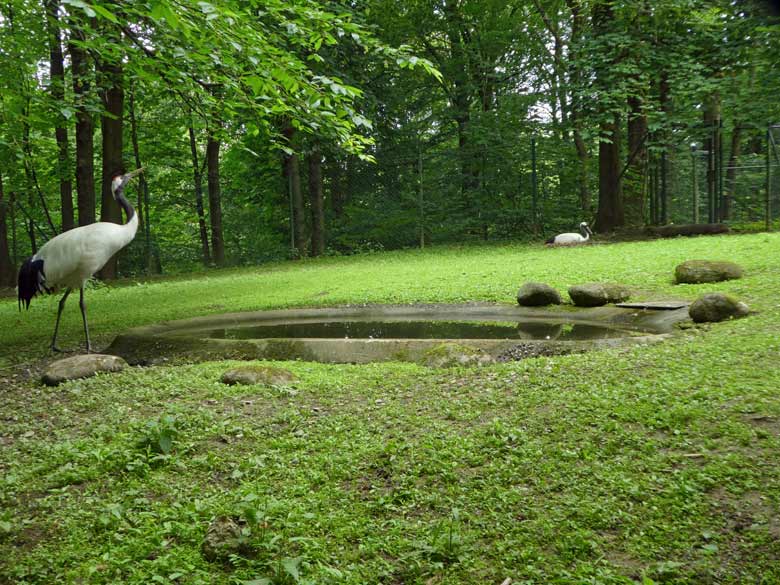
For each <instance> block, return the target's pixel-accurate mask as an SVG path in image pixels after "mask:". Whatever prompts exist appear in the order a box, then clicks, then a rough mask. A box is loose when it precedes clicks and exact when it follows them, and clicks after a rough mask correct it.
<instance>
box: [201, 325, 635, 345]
mask: <svg viewBox="0 0 780 585" xmlns="http://www.w3.org/2000/svg"><path fill="white" fill-rule="evenodd" d="M626 335H628V333H627V332H626V331H622V330H619V329H613V328H611V327H607V326H601V325H593V324H588V323H553V322H545V321H538V320H534V321H522V322H517V321H500V322H496V321H491V322H487V323H485V322H477V321H310V322H303V323H301V322H298V323H282V324H275V325H255V326H252V327H232V328H229V329H214V330H212V331H209V332H208V337H211V338H215V339H267V338H290V337H292V338H320V339H339V338H341V339H343V338H354V339H526V340H532V339H537V340H546V339H549V340H558V341H574V340H588V339H605V338H612V337H625V336H626Z"/></svg>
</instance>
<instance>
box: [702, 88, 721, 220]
mask: <svg viewBox="0 0 780 585" xmlns="http://www.w3.org/2000/svg"><path fill="white" fill-rule="evenodd" d="M703 118H704V125H705V127H706V130H707V131H708V134H707V139H706V140H705V141H704V150H706V151H707V152H708V153H709V154H708V155H707V202H708V209H709V213H708V218H709V222H710V223H715V222H716V221H717V220H718V214H717V207H718V205H717V204H718V201H717V197H718V161H719V160H720V140H719V133H720V96H719V95H718V94H717V93H714V94H712V95H711V96H709V98H708V99H707V100H706V102H705V104H704V112H703Z"/></svg>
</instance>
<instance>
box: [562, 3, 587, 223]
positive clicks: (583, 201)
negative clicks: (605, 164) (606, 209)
mask: <svg viewBox="0 0 780 585" xmlns="http://www.w3.org/2000/svg"><path fill="white" fill-rule="evenodd" d="M566 4H567V6H568V7H569V10H570V11H571V15H572V21H571V22H572V24H571V27H572V28H571V42H570V43H569V76H570V79H571V86H572V89H571V90H570V95H571V99H570V105H571V109H570V112H569V121H570V123H571V126H572V129H573V134H574V147H575V149H576V151H577V159H578V161H579V167H578V169H577V184H578V187H579V198H580V209H581V210H582V212H583V214H584V216H585V217H589V216H590V214H591V213H592V209H591V201H590V154H589V153H588V147H587V145H586V144H585V140H584V139H583V138H582V100H581V99H580V97H579V94H580V91H582V87H581V84H582V70H581V67H580V59H581V53H582V51H581V49H580V46H579V45H580V42H581V40H582V31H583V30H584V24H585V17H584V15H583V12H582V4H581V2H580V0H566Z"/></svg>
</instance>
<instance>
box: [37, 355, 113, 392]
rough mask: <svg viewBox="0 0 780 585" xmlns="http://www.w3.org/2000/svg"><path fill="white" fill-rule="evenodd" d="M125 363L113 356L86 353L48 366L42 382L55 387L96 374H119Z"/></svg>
mask: <svg viewBox="0 0 780 585" xmlns="http://www.w3.org/2000/svg"><path fill="white" fill-rule="evenodd" d="M126 366H127V362H126V361H125V360H123V359H122V358H121V357H117V356H115V355H105V354H100V353H88V354H85V355H75V356H73V357H69V358H65V359H62V360H57V361H56V362H52V363H51V364H49V367H48V368H46V372H45V373H44V374H43V378H42V381H43V383H44V384H46V385H47V386H57V385H58V384H61V383H62V382H66V381H68V380H77V379H79V378H89V377H90V376H94V375H95V374H97V373H98V372H120V371H122V370H123V369H125V367H126Z"/></svg>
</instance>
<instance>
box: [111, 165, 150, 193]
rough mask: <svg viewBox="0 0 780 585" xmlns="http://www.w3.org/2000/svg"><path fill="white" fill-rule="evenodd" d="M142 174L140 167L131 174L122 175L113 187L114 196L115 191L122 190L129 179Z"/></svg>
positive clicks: (142, 169) (142, 170)
mask: <svg viewBox="0 0 780 585" xmlns="http://www.w3.org/2000/svg"><path fill="white" fill-rule="evenodd" d="M143 172H144V168H143V167H141V168H140V169H136V170H134V171H131V172H129V173H127V174H124V175H122V177H121V178H120V181H119V183H118V184H117V185H116V186H115V187H114V194H115V195H116V192H117V191H121V190H123V189H124V188H125V185H127V184H128V183H129V182H130V179H132V178H133V177H136V176H138V175H140V174H141V173H143ZM114 180H116V179H114Z"/></svg>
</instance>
